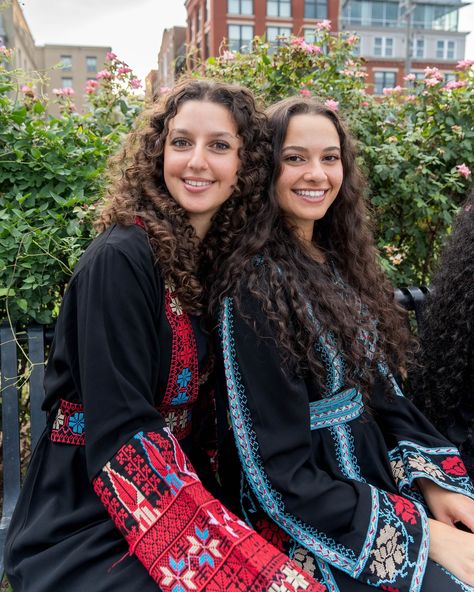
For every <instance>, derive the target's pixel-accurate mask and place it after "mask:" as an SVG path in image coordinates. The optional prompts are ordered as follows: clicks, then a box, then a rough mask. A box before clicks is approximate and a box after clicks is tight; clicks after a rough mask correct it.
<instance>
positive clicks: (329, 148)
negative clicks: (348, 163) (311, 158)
mask: <svg viewBox="0 0 474 592" xmlns="http://www.w3.org/2000/svg"><path fill="white" fill-rule="evenodd" d="M287 150H297V151H300V152H307V151H308V148H305V147H304V146H285V147H284V148H283V149H282V152H286V151H287ZM331 150H338V151H339V152H340V151H341V149H340V147H339V146H328V147H327V148H323V152H330V151H331Z"/></svg>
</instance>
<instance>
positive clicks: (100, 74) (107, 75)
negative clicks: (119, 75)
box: [96, 70, 113, 80]
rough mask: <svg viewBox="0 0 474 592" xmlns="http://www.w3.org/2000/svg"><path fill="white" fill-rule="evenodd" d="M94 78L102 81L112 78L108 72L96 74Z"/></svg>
mask: <svg viewBox="0 0 474 592" xmlns="http://www.w3.org/2000/svg"><path fill="white" fill-rule="evenodd" d="M96 78H97V80H102V79H104V78H113V74H112V72H109V71H108V70H101V71H100V72H97V74H96Z"/></svg>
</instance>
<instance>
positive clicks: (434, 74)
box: [423, 67, 444, 81]
mask: <svg viewBox="0 0 474 592" xmlns="http://www.w3.org/2000/svg"><path fill="white" fill-rule="evenodd" d="M423 72H424V73H425V78H435V79H436V80H439V81H441V80H444V76H443V75H442V74H441V72H440V71H439V70H438V68H430V67H428V68H425V69H424V70H423Z"/></svg>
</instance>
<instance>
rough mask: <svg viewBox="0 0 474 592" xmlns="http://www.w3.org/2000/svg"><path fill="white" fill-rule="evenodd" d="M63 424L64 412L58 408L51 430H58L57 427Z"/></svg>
mask: <svg viewBox="0 0 474 592" xmlns="http://www.w3.org/2000/svg"><path fill="white" fill-rule="evenodd" d="M63 425H64V413H63V412H62V410H61V409H58V412H57V414H56V419H55V420H54V423H53V430H59V428H62V427H63Z"/></svg>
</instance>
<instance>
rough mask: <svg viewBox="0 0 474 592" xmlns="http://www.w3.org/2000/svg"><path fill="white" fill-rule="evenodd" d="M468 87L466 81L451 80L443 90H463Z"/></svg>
mask: <svg viewBox="0 0 474 592" xmlns="http://www.w3.org/2000/svg"><path fill="white" fill-rule="evenodd" d="M463 86H467V82H466V80H450V81H449V82H448V83H447V84H446V85H445V86H444V87H443V88H444V89H445V90H453V89H455V88H462V87H463Z"/></svg>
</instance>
